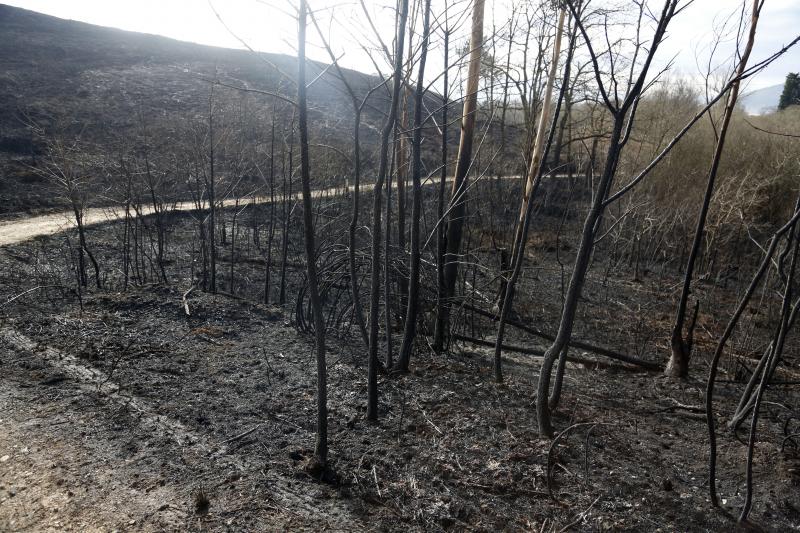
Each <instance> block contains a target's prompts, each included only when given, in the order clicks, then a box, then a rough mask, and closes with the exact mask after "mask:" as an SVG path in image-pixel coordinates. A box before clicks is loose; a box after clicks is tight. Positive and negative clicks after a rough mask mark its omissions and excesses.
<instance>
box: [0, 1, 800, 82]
mask: <svg viewBox="0 0 800 533" xmlns="http://www.w3.org/2000/svg"><path fill="white" fill-rule="evenodd" d="M443 1H446V2H448V4H449V5H450V6H451V7H450V9H451V13H452V12H454V11H456V12H457V11H460V10H461V6H463V5H464V1H466V0H443ZM486 1H487V9H488V11H487V14H486V29H485V33H487V34H488V33H489V32H490V31H491V21H492V18H494V19H495V20H496V21H497V23H498V26H500V25H502V22H501V21H502V19H503V16H504V15H507V13H508V7H507V5H508V4H511V3H512V1H513V2H517V3H518V2H519V0H486ZM0 2H3V3H6V4H9V5H14V6H18V7H23V8H26V9H30V10H33V11H38V12H41V13H46V14H49V15H54V16H57V17H61V18H66V19H73V20H80V21H84V22H89V23H92V24H98V25H102V26H111V27H115V28H121V29H125V30H131V31H138V32H145V33H153V34H158V35H164V36H167V37H172V38H175V39H180V40H184V41H191V42H196V43H201V44H208V45H214V46H223V47H229V48H243V45H242V43H241V42H239V41H238V40H237V38H236V37H234V36H233V35H231V33H230V32H229V31H228V30H226V29H225V27H224V26H223V25H222V24H221V23H220V21H219V20H218V19H217V17H216V15H215V14H214V11H213V10H212V8H211V7H210V6H209V1H208V0H0ZM211 3H212V5H213V6H214V8H215V9H216V10H217V11H218V12H219V14H220V16H221V17H222V19H223V20H224V21H225V24H226V25H227V26H228V27H229V28H230V30H231V31H232V32H233V33H235V34H236V35H237V36H238V37H240V38H241V39H243V40H244V41H246V42H247V44H248V45H249V46H251V47H252V48H254V49H256V50H260V51H266V52H280V53H287V54H293V53H294V41H295V40H296V31H297V30H296V24H295V21H294V19H293V7H292V6H293V3H294V2H289V1H288V0H211ZM365 3H366V4H367V5H368V6H369V9H370V10H371V13H372V16H373V17H374V22H375V24H376V26H377V27H378V30H379V31H380V32H381V34H382V38H383V39H384V40H385V41H386V43H387V44H389V45H391V40H392V36H393V29H392V23H393V17H394V13H393V10H392V9H389V8H387V7H385V6H386V5H387V4H394V2H393V1H392V0H365ZM617 3H618V2H617ZM309 4H310V5H311V7H312V8H313V9H314V10H315V11H316V12H317V13H318V19H319V21H320V23H321V25H322V26H323V29H324V31H326V32H330V40H331V43H332V45H333V47H334V49H335V51H336V53H337V55H339V54H343V56H342V58H341V63H342V64H343V65H345V66H347V67H350V68H355V69H357V70H362V71H365V72H374V71H375V68H374V66H373V64H372V62H371V61H370V60H369V58H368V56H367V55H366V54H364V53H363V52H362V51H361V50H360V49H359V47H358V46H355V45H354V44H353V43H354V42H355V39H354V37H353V36H354V35H355V36H356V37H358V40H359V41H360V42H363V41H364V38H365V37H367V38H369V39H370V40H372V41H373V43H374V42H375V40H374V39H373V38H372V33H371V31H370V30H369V27H368V25H367V23H366V21H365V19H364V16H363V14H362V12H361V7H360V5H359V4H358V0H309ZM436 4H440V5H441V4H442V2H441V1H438V0H434V5H436ZM740 5H741V0H696V1H695V2H694V3H693V4H692V5H690V6H689V7H688V8H687V9H686V11H685V12H684V13H682V14H681V15H680V16H679V17H678V18H676V19H675V20H674V21H673V23H672V25H671V26H670V30H669V38H668V39H667V41H666V42H665V43H664V45H663V46H662V49H661V50H660V53H659V56H660V59H661V60H662V61H664V62H666V61H667V60H669V59H671V58H673V57H675V74H676V75H679V76H683V77H693V76H695V75H696V74H697V72H698V66H697V63H698V60H697V57H698V56H699V57H700V58H701V61H700V62H701V63H702V62H703V60H702V58H703V57H704V56H705V54H707V52H708V43H709V42H710V41H711V38H712V36H713V28H714V26H715V22H719V21H720V20H722V19H723V18H724V16H725V15H727V14H730V13H731V12H732V11H734V10H735V9H736V8H737V6H740ZM453 6H456V7H453ZM438 7H439V6H437V9H438ZM315 33H316V31H315V30H314V29H313V27H309V38H310V40H311V46H310V47H309V56H311V57H312V58H313V59H318V60H321V61H328V56H327V54H326V53H325V52H324V51H323V50H322V49H321V48H320V47H319V46H316V47H315V46H314V43H315V42H316V43H319V39H318V38H317V37H316V35H315ZM798 34H800V2H798V0H766V3H765V6H764V9H763V11H762V16H761V20H760V22H759V31H758V39H757V45H756V48H755V51H754V53H753V60H754V61H755V60H759V59H761V58H763V57H765V56H766V55H768V54H769V53H771V52H773V51H775V50H777V49H778V48H779V47H780V46H781V45H782V44H784V43H787V42H788V41H790V40H791V39H793V38H794V37H795V36H796V35H798ZM731 51H732V45H731V44H730V43H728V47H727V48H724V49H723V52H722V53H720V54H719V55H720V57H723V56H725V55H726V54H730V53H731ZM440 54H441V52H438V55H440ZM379 66H380V67H381V68H382V69H384V68H385V64H380V65H379ZM790 71H793V72H796V71H800V46H798V47H795V48H794V49H793V50H792V51H790V52H789V53H787V54H786V55H785V56H784V57H783V58H781V59H780V60H778V61H777V62H776V63H775V64H774V65H773V66H772V67H770V68H769V69H768V70H766V71H765V72H763V73H762V74H760V75H759V76H758V77H757V78H755V79H753V80H752V81H751V82H750V84H749V87H748V88H749V89H751V90H752V89H757V88H760V87H765V86H769V85H775V84H780V83H783V80H784V78H785V76H786V73H787V72H790Z"/></svg>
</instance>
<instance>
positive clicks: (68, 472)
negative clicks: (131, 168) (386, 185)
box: [0, 229, 800, 532]
mask: <svg viewBox="0 0 800 533" xmlns="http://www.w3.org/2000/svg"><path fill="white" fill-rule="evenodd" d="M101 231H102V230H101V229H96V230H92V232H93V233H92V235H91V236H90V237H91V238H92V242H93V243H97V242H98V235H99V234H100V232H101ZM179 234H180V232H179V231H176V233H175V234H174V236H173V238H174V239H177V238H178V237H177V236H179ZM108 235H113V233H112V232H108ZM113 238H114V237H113V236H109V237H108V239H109V240H110V241H113ZM48 242H49V243H51V244H49V245H48V244H47V243H48ZM60 242H63V237H55V238H53V239H51V240H49V241H45V240H40V241H37V242H29V243H24V244H21V245H17V246H13V247H5V248H3V249H0V285H4V287H5V288H4V289H3V290H2V291H0V293H2V301H6V300H7V299H8V298H9V297H11V296H12V295H15V294H19V293H21V292H22V291H25V290H28V289H30V288H32V284H34V285H35V284H40V285H47V283H48V281H47V280H48V279H49V278H48V276H49V275H51V274H52V275H56V274H58V273H59V272H60V270H59V269H61V268H62V267H59V266H58V260H59V257H63V256H64V254H63V252H58V251H57V250H58V246H59V243H60ZM52 243H55V244H52ZM48 246H51V247H52V248H47V247H48ZM104 246H106V245H104V244H102V243H101V244H99V245H97V247H98V248H97V249H98V250H99V251H98V252H96V253H98V255H100V256H101V257H103V265H104V268H105V270H106V271H107V272H111V273H112V274H111V275H114V274H113V272H115V270H116V269H114V268H112V267H111V266H109V264H112V265H113V263H111V261H110V259H109V258H108V257H106V256H104V255H103V254H104V253H105V252H104ZM108 246H109V247H110V246H111V245H110V244H108ZM551 246H552V243H550V242H545V241H544V240H543V241H542V242H539V241H535V240H534V242H533V243H532V251H531V254H532V260H531V262H530V265H529V266H528V267H526V271H525V273H524V275H523V280H522V285H521V290H520V294H525V293H528V294H535V295H536V297H535V298H532V299H530V301H529V302H525V303H523V304H521V305H520V306H519V311H520V314H522V315H524V316H527V317H531V318H530V319H528V320H530V321H531V324H532V325H540V326H544V325H552V324H554V323H556V321H557V316H558V313H559V309H560V294H561V283H560V282H559V279H562V274H561V269H560V267H559V266H558V263H557V262H556V260H555V259H554V258H553V255H552V253H550V255H548V250H549V249H550V247H551ZM187 248H188V246H187ZM54 250H55V251H54ZM223 253H224V251H223ZM561 253H562V254H563V253H564V251H563V250H562V252H561ZM107 255H108V256H109V257H110V253H109V254H107ZM48 257H50V259H47V258H48ZM537 258H538V259H537ZM171 260H172V261H179V260H180V259H179V258H172V259H171ZM562 260H563V261H565V262H566V264H569V263H568V258H567V259H564V258H563V257H562ZM184 261H186V259H184ZM174 264H175V263H171V265H174ZM225 268H227V267H225ZM239 268H240V270H239V271H238V272H239V274H238V275H239V276H240V277H241V279H248V278H251V277H252V279H257V278H255V277H254V276H255V273H256V272H257V271H258V270H259V269H260V268H261V267H260V266H259V265H258V264H257V263H255V262H253V263H252V265H251V264H250V263H248V262H246V261H245V262H242V263H241V265H240V267H239ZM247 269H252V272H251V271H250V270H247ZM595 270H596V271H597V274H593V277H591V278H590V279H589V280H587V284H586V290H585V297H584V301H583V305H582V308H581V309H582V311H581V317H580V322H579V324H578V327H577V329H576V336H577V337H579V338H581V339H582V340H586V341H590V342H594V343H597V344H602V345H606V346H613V347H615V348H617V349H619V350H622V351H627V352H628V353H634V354H638V355H639V356H640V357H644V358H648V359H649V360H651V361H663V360H664V359H665V357H666V353H667V352H666V345H665V339H667V338H668V337H667V333H668V328H669V323H670V316H671V315H670V310H671V308H672V305H673V303H674V295H673V293H672V292H671V291H673V290H674V285H675V284H674V281H675V280H674V279H673V280H672V281H670V280H669V279H665V277H664V276H665V275H664V274H663V273H662V275H661V278H660V279H655V278H656V275H655V274H650V275H649V277H646V278H645V279H644V281H641V282H639V281H631V276H630V275H629V274H621V273H620V272H619V271H612V270H611V269H604V268H602V266H598V267H596V268H595ZM604 270H605V272H604ZM221 271H222V267H221ZM609 272H611V276H610V278H609ZM667 278H668V274H667ZM479 281H480V280H479ZM254 283H255V282H254ZM257 283H261V282H257ZM187 287H188V281H186V280H184V282H181V283H175V284H173V285H171V286H164V285H156V284H145V285H143V286H139V287H135V288H134V287H132V288H130V289H129V290H128V291H125V292H115V291H112V290H106V291H98V290H89V291H88V292H85V293H83V294H82V295H81V299H82V304H83V305H82V308H81V306H80V305H79V299H78V298H77V295H76V294H75V293H74V292H70V290H67V289H63V288H52V289H50V288H47V287H44V288H42V289H41V290H37V291H36V292H33V293H31V294H29V295H27V296H22V297H20V298H18V299H17V300H15V301H14V302H13V303H11V304H8V305H6V306H5V307H4V308H3V309H1V310H0V312H1V313H2V315H0V369H1V370H0V531H114V530H116V531H120V532H121V531H185V530H197V531H201V530H202V531H279V530H280V531H283V530H308V531H317V530H330V531H360V530H367V531H371V530H374V531H407V530H414V531H422V530H425V531H438V530H474V531H497V530H523V531H565V530H569V529H572V530H579V531H729V530H733V529H734V528H735V527H736V524H735V520H734V519H732V518H730V517H729V516H727V515H726V514H725V513H723V512H721V511H720V510H718V509H715V508H713V507H712V506H711V504H710V503H709V499H708V486H707V480H706V477H707V455H708V451H707V450H708V436H707V430H706V424H705V418H704V415H703V414H701V412H700V411H701V409H700V406H702V404H703V396H704V390H705V383H704V378H705V375H706V370H707V367H706V365H707V363H706V360H707V355H708V353H709V351H710V350H711V349H713V339H714V338H716V336H717V335H718V333H719V330H720V327H721V325H724V320H726V317H727V316H728V312H727V310H728V309H730V308H731V306H732V302H733V301H735V298H736V294H735V291H734V290H727V291H725V290H722V289H718V288H717V287H716V286H711V285H708V284H702V283H698V286H697V287H696V291H697V294H698V295H699V296H698V297H701V298H702V299H703V301H704V302H706V303H704V309H703V312H701V314H700V318H699V320H698V330H697V334H696V345H697V355H696V358H695V360H694V361H693V377H692V378H691V379H690V380H688V381H685V382H676V381H671V380H666V379H664V378H663V377H661V375H660V374H659V373H654V372H646V371H642V370H640V369H636V368H633V367H630V366H624V365H621V364H618V363H615V362H613V361H610V360H608V359H604V358H597V359H596V360H595V361H594V362H593V361H592V358H596V356H594V355H592V354H587V353H583V352H580V351H576V350H573V351H572V352H571V355H576V356H580V358H581V361H582V362H579V363H578V362H571V363H568V368H567V375H566V380H565V391H564V395H563V397H562V401H561V406H560V408H559V410H558V411H557V412H556V416H555V420H554V422H555V426H556V429H557V431H563V432H564V433H563V434H562V435H561V436H560V438H559V439H558V440H557V442H556V444H555V445H553V441H551V440H546V439H541V438H539V436H538V431H537V425H536V416H535V406H534V400H533V398H534V392H535V387H536V382H537V380H538V373H539V364H540V359H538V358H536V357H533V356H527V355H519V354H513V353H506V354H505V367H504V370H505V375H506V382H505V383H504V384H503V385H497V384H495V383H494V382H493V374H492V371H491V360H492V357H491V354H490V349H489V348H483V347H476V346H475V345H470V344H458V343H457V344H455V345H454V346H453V347H452V350H451V351H450V353H448V354H444V355H436V354H433V353H432V352H431V351H430V350H429V349H428V348H427V346H425V345H424V344H423V341H422V340H421V342H420V344H419V346H418V347H417V350H416V352H415V354H414V358H413V360H412V372H411V373H410V374H406V375H381V376H380V380H379V381H380V383H379V386H380V392H381V396H380V406H379V407H380V420H379V422H378V423H377V424H369V423H367V422H366V421H365V420H364V417H363V415H364V411H365V403H366V402H365V399H366V365H365V350H364V349H363V346H361V341H360V338H358V337H355V336H353V337H351V336H345V335H344V334H342V336H341V337H336V336H335V334H334V332H333V331H332V332H331V335H329V338H328V368H329V387H328V390H329V406H330V422H329V424H330V426H329V430H330V466H329V468H328V469H327V470H326V471H324V472H320V471H319V470H318V469H315V468H314V467H313V464H312V462H311V458H312V447H313V442H314V429H315V416H316V415H315V399H314V398H315V385H316V384H315V363H314V353H313V346H312V344H311V342H312V339H311V337H310V336H309V335H308V334H307V333H301V332H299V331H298V329H297V328H296V326H295V324H294V323H293V322H294V320H295V313H294V305H293V304H287V306H285V307H277V306H265V305H262V304H258V303H254V302H252V301H248V300H244V299H240V298H235V297H231V296H226V295H216V296H215V295H211V294H208V293H203V292H201V291H199V290H198V291H195V292H193V293H191V294H190V295H189V298H188V304H189V308H190V311H191V316H186V313H185V310H184V305H183V302H182V296H183V293H184V292H185V290H186V288H187ZM533 287H535V292H534V289H533ZM664 287H666V288H664ZM237 292H238V291H237ZM485 293H486V294H490V292H488V291H485ZM487 298H490V297H487ZM484 303H486V304H487V305H486V306H485V307H486V308H489V307H490V306H489V305H488V301H487V302H484ZM710 309H722V310H725V312H719V313H712V312H710V311H708V310H710ZM717 315H718V316H717ZM472 318H474V317H471V316H470V315H469V313H467V314H466V315H463V314H462V315H460V318H459V320H461V321H462V322H463V323H464V324H467V325H466V326H463V327H462V330H461V333H464V334H469V335H471V336H475V337H481V336H484V337H485V338H489V339H490V338H491V335H492V333H493V329H492V326H491V324H490V323H488V322H487V323H484V324H483V325H482V326H481V325H480V324H478V325H476V324H475V323H471V322H470V321H471V320H472ZM748 318H749V319H750V320H749V322H754V323H755V322H758V320H756V319H757V318H758V317H755V316H754V317H748ZM749 322H748V323H749ZM767 331H768V323H767V322H765V323H764V326H763V327H762V328H761V329H759V330H758V332H760V333H759V335H762V336H763V333H764V332H767ZM508 342H509V343H510V344H516V345H524V346H527V347H537V348H542V347H543V345H542V344H541V341H540V340H537V339H534V338H530V337H525V336H522V335H521V334H519V333H514V334H512V335H510V337H509V339H508ZM736 346H737V350H738V352H737V354H738V355H737V357H738V356H739V355H741V356H742V357H744V356H745V355H747V354H742V353H740V352H741V351H742V350H741V348H742V346H744V344H741V343H738V344H737V345H736ZM788 350H789V351H790V352H791V355H792V357H791V358H789V357H787V361H788V362H787V364H786V365H785V366H784V367H782V369H781V372H780V376H779V379H780V380H782V381H783V382H792V381H795V382H796V381H797V380H798V375H800V372H798V369H797V366H796V365H797V362H796V361H797V357H796V355H797V354H796V351H797V346H796V344H794V343H792V346H789V347H788ZM733 361H734V360H733V358H728V357H726V359H725V364H724V365H723V369H722V370H723V372H722V380H723V381H724V382H721V383H719V384H718V387H717V390H718V395H717V399H716V403H715V408H717V409H718V415H719V418H718V420H719V425H720V431H721V435H720V450H719V451H720V457H719V464H720V468H719V492H720V495H721V500H722V502H723V503H724V506H725V508H726V509H728V510H729V512H730V513H731V514H735V513H737V512H738V509H739V508H740V506H741V504H742V502H743V498H744V465H745V462H744V458H745V451H746V448H745V446H744V445H743V444H742V443H741V442H739V441H738V440H737V439H736V438H734V437H733V436H732V435H731V434H730V433H729V432H727V431H726V430H725V428H724V422H725V418H726V417H727V416H730V413H731V411H732V409H733V407H734V405H735V402H736V401H737V400H738V394H739V393H740V392H741V389H742V383H741V378H742V376H741V375H738V374H740V373H741V372H739V370H740V369H741V368H744V367H745V365H740V366H737V365H736V364H734V362H733ZM745 361H746V362H747V360H746V359H745ZM747 366H750V367H752V366H753V365H752V364H751V363H749V362H747ZM744 377H745V378H746V374H745V375H744ZM767 399H768V400H769V403H767V404H766V405H765V407H764V409H763V412H762V417H761V420H760V424H759V433H758V437H759V439H758V443H757V446H756V448H755V471H754V478H755V489H756V492H755V500H754V501H755V507H754V511H753V514H752V519H753V520H754V521H755V522H756V523H758V524H759V525H760V527H763V528H765V529H767V530H775V531H785V530H789V529H800V451H799V450H798V448H797V446H796V444H797V441H796V440H791V439H790V440H788V441H786V443H785V446H783V447H782V446H781V444H782V442H784V440H785V437H784V432H785V431H786V432H788V433H797V432H798V431H800V429H797V418H796V417H797V405H798V401H797V400H798V398H797V390H796V389H795V388H792V387H788V386H775V387H773V388H772V389H771V390H770V392H769V394H768V398H767ZM793 416H794V417H795V418H793ZM743 435H744V432H742V436H743ZM742 438H743V437H742ZM548 471H549V472H550V473H551V475H550V478H551V482H550V484H549V485H550V486H549V487H548Z"/></svg>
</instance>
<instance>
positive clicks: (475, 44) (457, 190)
mask: <svg viewBox="0 0 800 533" xmlns="http://www.w3.org/2000/svg"><path fill="white" fill-rule="evenodd" d="M483 11H484V0H475V4H474V6H473V8H472V34H471V37H470V41H469V42H470V56H469V71H468V75H467V95H466V98H465V99H464V108H463V111H462V114H461V141H460V143H459V147H458V158H457V160H456V171H455V176H454V179H453V192H452V194H451V197H450V210H449V216H448V221H447V237H446V238H447V242H446V250H445V265H444V291H443V293H444V294H443V295H442V296H443V297H444V298H443V299H444V305H443V306H442V309H441V315H442V318H441V320H440V321H437V323H436V325H437V328H438V329H437V331H436V332H435V333H434V345H433V347H434V349H435V350H437V351H441V350H442V349H443V348H444V339H445V337H446V336H447V333H448V331H449V329H450V306H451V302H450V300H452V298H453V296H454V294H455V288H456V279H457V278H458V261H459V253H460V251H461V239H462V236H463V233H464V217H465V215H466V207H467V206H466V203H465V201H464V194H465V193H466V188H467V173H468V172H469V169H470V167H471V164H472V144H473V139H474V137H475V118H476V117H475V114H476V110H477V106H478V82H479V81H480V69H481V53H482V51H483Z"/></svg>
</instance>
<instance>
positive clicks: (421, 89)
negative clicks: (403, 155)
mask: <svg viewBox="0 0 800 533" xmlns="http://www.w3.org/2000/svg"><path fill="white" fill-rule="evenodd" d="M423 9H424V13H423V17H424V18H423V26H422V48H421V49H420V58H419V74H418V75H417V92H416V95H415V101H414V137H413V140H412V141H411V154H412V156H411V159H412V168H411V179H412V180H413V182H412V187H413V190H412V204H411V258H410V265H409V284H408V299H407V307H406V323H405V329H404V331H403V343H402V345H401V347H400V355H399V356H398V361H397V369H398V370H400V371H403V372H408V364H409V361H410V360H411V350H412V348H413V346H414V338H415V337H416V334H417V309H418V306H419V263H420V232H419V223H420V217H421V210H422V180H421V178H422V177H421V174H422V126H423V123H422V104H423V99H424V97H425V85H424V79H425V62H426V60H427V57H428V42H429V40H430V15H431V0H425V7H424V8H423Z"/></svg>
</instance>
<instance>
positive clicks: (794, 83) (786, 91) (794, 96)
mask: <svg viewBox="0 0 800 533" xmlns="http://www.w3.org/2000/svg"><path fill="white" fill-rule="evenodd" d="M798 104H800V74H798V73H797V72H790V73H789V74H787V75H786V82H785V83H784V84H783V92H782V93H781V99H780V100H779V101H778V109H781V110H782V109H786V108H787V107H789V106H790V105H798Z"/></svg>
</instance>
